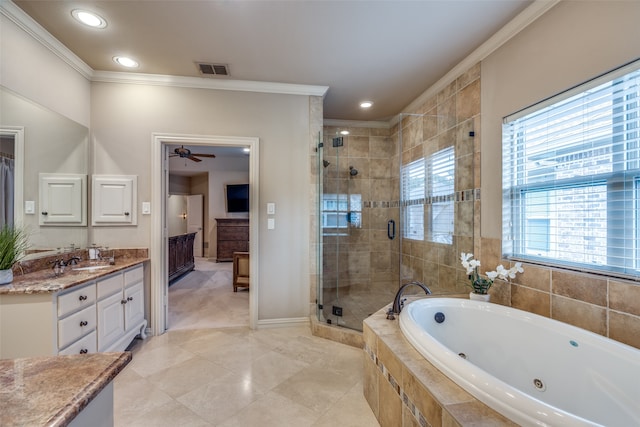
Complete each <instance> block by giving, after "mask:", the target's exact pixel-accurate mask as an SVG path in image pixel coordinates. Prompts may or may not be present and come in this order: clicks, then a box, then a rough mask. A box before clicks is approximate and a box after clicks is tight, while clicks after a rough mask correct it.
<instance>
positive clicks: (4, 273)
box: [0, 224, 28, 285]
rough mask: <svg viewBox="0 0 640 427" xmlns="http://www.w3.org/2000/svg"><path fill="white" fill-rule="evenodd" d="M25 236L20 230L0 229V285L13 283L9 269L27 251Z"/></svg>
mask: <svg viewBox="0 0 640 427" xmlns="http://www.w3.org/2000/svg"><path fill="white" fill-rule="evenodd" d="M27 247H28V244H27V234H26V233H25V231H24V230H23V229H22V228H19V227H13V226H9V225H6V224H5V225H4V226H3V227H2V229H0V285H5V284H7V283H11V282H12V281H13V270H11V268H12V267H13V265H14V264H15V263H16V262H18V261H19V260H20V259H21V258H22V257H23V256H24V252H25V250H26V249H27Z"/></svg>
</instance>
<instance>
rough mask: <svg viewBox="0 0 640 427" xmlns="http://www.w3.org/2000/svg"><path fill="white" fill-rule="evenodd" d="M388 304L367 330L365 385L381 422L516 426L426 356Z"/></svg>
mask: <svg viewBox="0 0 640 427" xmlns="http://www.w3.org/2000/svg"><path fill="white" fill-rule="evenodd" d="M388 308H389V306H387V307H385V308H383V309H381V310H379V311H378V312H376V313H374V314H373V315H371V316H370V317H368V318H367V319H365V321H364V332H363V336H364V378H363V390H364V395H365V398H366V400H367V402H368V403H369V406H370V407H371V409H372V411H373V413H374V414H375V416H376V418H377V419H378V422H379V423H380V425H381V426H382V427H387V426H389V427H417V426H433V427H441V426H447V427H450V426H465V425H469V426H470V425H473V426H516V424H514V423H512V422H511V421H509V420H508V419H506V418H505V417H503V416H502V415H500V414H499V413H497V412H495V411H494V410H493V409H491V408H489V407H488V406H486V405H485V404H484V403H482V402H480V401H479V400H477V399H476V398H475V397H473V396H472V395H470V394H469V393H467V392H466V391H465V390H463V389H462V388H461V387H460V386H458V385H457V384H456V383H454V382H453V381H451V380H450V379H449V378H448V377H447V376H445V375H444V374H443V373H442V372H441V371H439V370H438V369H437V368H436V367H435V366H433V365H432V364H431V363H430V362H428V361H427V360H425V359H424V357H422V355H420V353H418V352H417V351H416V350H415V349H414V348H413V346H412V345H411V344H410V343H409V342H408V341H407V340H406V339H405V338H404V336H403V334H402V331H400V325H399V323H398V320H397V318H396V320H387V318H386V311H387V309H388Z"/></svg>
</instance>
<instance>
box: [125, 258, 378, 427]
mask: <svg viewBox="0 0 640 427" xmlns="http://www.w3.org/2000/svg"><path fill="white" fill-rule="evenodd" d="M230 267H231V266H230V264H228V263H221V264H215V263H210V262H207V260H204V259H200V260H198V262H197V264H196V271H195V272H193V273H190V274H189V275H188V276H185V277H184V278H183V279H181V280H180V281H179V282H176V283H175V284H174V285H172V286H171V288H170V292H169V306H170V316H169V325H170V328H169V331H167V332H166V333H165V334H163V335H160V336H155V337H150V338H148V339H146V340H144V341H141V340H136V341H134V343H133V345H132V346H131V348H130V349H131V351H132V352H133V360H132V362H131V363H130V364H129V365H128V366H127V367H126V368H125V370H124V371H123V372H122V373H121V374H120V375H118V376H117V377H116V379H115V381H114V384H115V388H114V389H115V393H114V395H115V396H114V399H115V402H114V418H115V426H116V427H119V426H127V427H128V426H154V427H155V426H221V427H232V426H242V427H252V426H260V427H270V426H278V427H284V426H292V427H303V426H313V427H321V426H352V427H359V426H363V427H369V426H378V423H377V421H376V419H375V417H374V415H373V413H372V412H371V410H370V409H369V406H368V405H367V402H366V401H365V399H364V396H363V392H362V370H363V369H362V357H363V355H362V351H361V350H358V349H356V348H353V347H349V346H346V345H343V344H340V343H336V342H333V341H329V340H325V339H322V338H318V337H314V336H312V335H311V334H310V332H309V327H305V326H296V327H289V328H274V329H261V330H256V331H252V330H250V329H249V328H248V326H247V325H248V321H247V319H246V317H244V318H243V317H242V316H241V315H240V313H242V312H246V313H247V316H248V292H244V293H243V292H238V293H236V295H232V294H234V292H233V289H232V286H231V275H230V274H231V268H230ZM189 276H191V277H189ZM192 294H195V295H192ZM230 294H231V295H230ZM206 301H212V302H210V303H206ZM196 312H197V313H200V314H198V315H195V314H194V313H196ZM225 313H231V314H230V315H228V316H225Z"/></svg>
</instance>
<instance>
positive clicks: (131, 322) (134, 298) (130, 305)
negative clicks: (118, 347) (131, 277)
mask: <svg viewBox="0 0 640 427" xmlns="http://www.w3.org/2000/svg"><path fill="white" fill-rule="evenodd" d="M143 292H144V291H143V282H138V283H136V284H135V285H133V286H131V287H128V288H126V289H125V290H124V299H125V300H127V303H126V304H125V306H124V327H125V330H127V331H128V330H129V329H131V328H134V327H136V325H138V324H139V323H140V322H141V321H142V320H143V319H144V293H143Z"/></svg>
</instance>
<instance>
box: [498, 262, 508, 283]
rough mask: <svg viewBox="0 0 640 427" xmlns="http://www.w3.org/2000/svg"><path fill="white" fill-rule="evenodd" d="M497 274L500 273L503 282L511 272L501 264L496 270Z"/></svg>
mask: <svg viewBox="0 0 640 427" xmlns="http://www.w3.org/2000/svg"><path fill="white" fill-rule="evenodd" d="M496 272H497V273H498V277H499V278H500V279H502V280H506V279H507V276H508V275H509V271H508V270H507V269H506V268H504V266H503V265H502V264H500V265H499V266H498V267H497V268H496Z"/></svg>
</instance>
